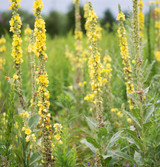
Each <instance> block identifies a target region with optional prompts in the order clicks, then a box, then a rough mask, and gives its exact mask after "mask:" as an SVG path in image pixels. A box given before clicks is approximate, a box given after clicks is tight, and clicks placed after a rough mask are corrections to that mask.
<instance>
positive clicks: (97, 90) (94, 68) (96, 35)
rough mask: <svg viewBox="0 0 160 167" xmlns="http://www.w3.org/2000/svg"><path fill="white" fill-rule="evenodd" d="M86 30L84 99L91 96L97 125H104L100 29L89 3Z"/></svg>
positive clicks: (88, 98)
mask: <svg viewBox="0 0 160 167" xmlns="http://www.w3.org/2000/svg"><path fill="white" fill-rule="evenodd" d="M85 26H86V30H87V37H88V43H89V50H90V58H89V61H88V66H89V76H90V79H91V91H92V92H91V95H88V96H86V97H85V98H84V99H85V100H90V99H92V98H93V103H94V105H95V106H98V107H96V112H97V117H98V122H99V126H100V127H101V126H104V122H103V118H102V113H101V112H102V99H101V97H100V94H101V87H102V78H101V70H102V69H101V68H102V64H101V61H100V53H99V49H98V42H99V40H100V38H101V35H100V34H101V29H100V28H98V27H99V26H98V24H97V15H96V13H95V11H94V10H93V8H92V5H91V3H90V2H89V3H88V15H87V21H86V25H85Z"/></svg>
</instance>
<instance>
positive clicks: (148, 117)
mask: <svg viewBox="0 0 160 167" xmlns="http://www.w3.org/2000/svg"><path fill="white" fill-rule="evenodd" d="M154 109H155V107H154V105H153V106H151V107H149V109H148V111H147V113H146V115H145V117H144V122H145V123H146V122H147V121H149V119H150V118H151V116H152V114H153V112H154Z"/></svg>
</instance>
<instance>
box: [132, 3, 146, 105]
mask: <svg viewBox="0 0 160 167" xmlns="http://www.w3.org/2000/svg"><path fill="white" fill-rule="evenodd" d="M133 41H134V52H135V60H136V78H137V89H136V91H137V97H139V101H140V103H142V101H143V96H144V92H143V82H142V78H143V76H142V75H143V72H142V63H143V62H142V56H141V55H140V38H139V23H138V0H133Z"/></svg>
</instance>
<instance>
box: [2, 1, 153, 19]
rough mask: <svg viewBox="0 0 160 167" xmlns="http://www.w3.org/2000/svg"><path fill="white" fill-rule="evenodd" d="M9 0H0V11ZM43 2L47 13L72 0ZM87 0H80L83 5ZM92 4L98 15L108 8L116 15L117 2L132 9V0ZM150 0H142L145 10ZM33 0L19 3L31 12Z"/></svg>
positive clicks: (63, 10)
mask: <svg viewBox="0 0 160 167" xmlns="http://www.w3.org/2000/svg"><path fill="white" fill-rule="evenodd" d="M8 1H9V0H0V4H1V5H0V12H3V11H7V10H8V7H9V4H10V3H9V2H8ZM42 1H43V2H44V8H43V11H42V12H43V13H44V14H47V13H49V12H50V11H51V10H57V11H60V12H63V13H65V12H67V11H68V8H69V6H70V4H71V3H72V2H73V0H42ZM87 1H88V0H81V4H82V5H83V4H84V3H85V2H87ZM90 1H91V2H92V4H93V8H94V10H95V11H96V13H97V15H98V16H99V17H102V16H103V13H104V11H105V10H106V9H107V8H109V9H111V11H112V12H113V13H114V15H117V13H118V3H120V4H121V7H122V10H131V9H132V0H90ZM149 1H150V0H144V4H145V7H144V8H145V9H144V10H145V11H146V10H147V9H148V4H149ZM33 2H34V0H21V5H22V8H23V9H26V10H28V11H29V12H32V4H33Z"/></svg>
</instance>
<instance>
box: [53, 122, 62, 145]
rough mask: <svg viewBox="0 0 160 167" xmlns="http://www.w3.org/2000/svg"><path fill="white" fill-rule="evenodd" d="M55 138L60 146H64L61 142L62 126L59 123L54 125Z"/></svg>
mask: <svg viewBox="0 0 160 167" xmlns="http://www.w3.org/2000/svg"><path fill="white" fill-rule="evenodd" d="M53 127H54V138H55V139H56V140H57V141H58V144H60V145H61V144H63V142H62V140H61V133H62V125H61V124H59V123H56V124H54V126H53Z"/></svg>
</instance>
